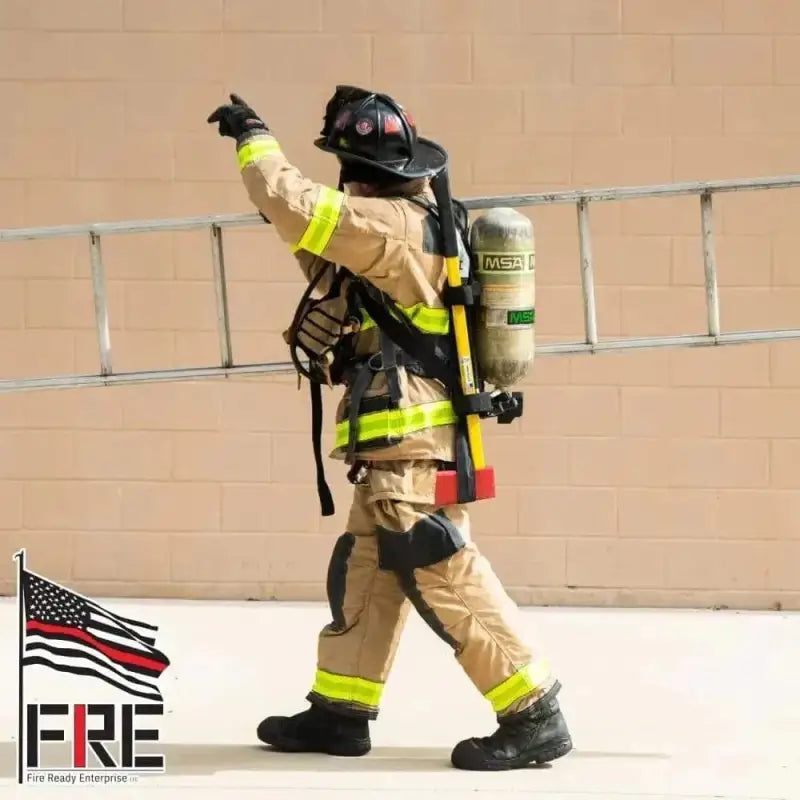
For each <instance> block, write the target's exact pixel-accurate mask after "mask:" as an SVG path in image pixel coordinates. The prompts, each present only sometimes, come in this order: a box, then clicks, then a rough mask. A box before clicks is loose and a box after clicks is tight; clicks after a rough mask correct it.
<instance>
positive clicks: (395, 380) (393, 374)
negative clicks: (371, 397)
mask: <svg viewBox="0 0 800 800" xmlns="http://www.w3.org/2000/svg"><path fill="white" fill-rule="evenodd" d="M380 344H381V365H382V372H383V374H384V375H385V376H386V388H387V389H388V391H389V398H390V399H391V401H392V404H393V406H394V407H395V408H397V407H398V405H399V403H400V398H401V396H402V395H401V392H400V375H399V373H398V371H397V367H398V363H397V356H398V347H397V345H396V344H395V343H394V342H393V341H392V340H391V339H390V338H389V337H388V336H387V335H386V333H385V332H384V331H381V332H380Z"/></svg>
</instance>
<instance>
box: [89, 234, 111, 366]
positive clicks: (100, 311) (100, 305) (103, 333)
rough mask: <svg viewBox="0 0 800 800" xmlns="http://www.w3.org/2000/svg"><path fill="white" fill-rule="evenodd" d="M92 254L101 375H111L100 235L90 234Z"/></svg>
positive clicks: (109, 335) (109, 338) (106, 300)
mask: <svg viewBox="0 0 800 800" xmlns="http://www.w3.org/2000/svg"><path fill="white" fill-rule="evenodd" d="M89 246H90V248H91V253H92V290H93V294H94V317H95V325H96V327H97V344H98V346H99V348H100V374H101V375H110V374H111V334H110V332H109V326H108V295H107V293H106V278H105V272H104V270H103V255H102V253H101V251H100V235H99V234H97V233H90V234H89Z"/></svg>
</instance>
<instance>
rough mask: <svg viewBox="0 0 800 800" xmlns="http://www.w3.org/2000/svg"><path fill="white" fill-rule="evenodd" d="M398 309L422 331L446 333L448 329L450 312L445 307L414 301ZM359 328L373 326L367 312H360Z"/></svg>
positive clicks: (365, 328)
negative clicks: (435, 306) (434, 306)
mask: <svg viewBox="0 0 800 800" xmlns="http://www.w3.org/2000/svg"><path fill="white" fill-rule="evenodd" d="M399 308H400V310H401V311H402V312H403V314H405V315H406V316H407V317H408V318H409V319H410V320H411V322H412V324H413V325H414V326H415V327H417V328H419V329H420V330H421V331H422V332H423V333H438V334H442V335H444V334H446V333H447V332H448V331H449V330H450V312H449V311H448V310H447V309H446V308H431V307H430V306H426V305H425V304H424V303H415V304H414V305H413V306H399ZM361 317H362V320H363V321H362V323H361V330H362V331H365V330H369V329H370V328H374V327H375V325H376V323H375V320H374V319H372V317H370V315H369V314H367V312H366V311H362V312H361Z"/></svg>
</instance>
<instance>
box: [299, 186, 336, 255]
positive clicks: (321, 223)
mask: <svg viewBox="0 0 800 800" xmlns="http://www.w3.org/2000/svg"><path fill="white" fill-rule="evenodd" d="M342 203H344V193H342V192H337V191H336V189H331V188H329V187H328V186H320V189H319V197H317V202H316V203H314V216H313V217H312V218H311V221H310V222H309V223H308V227H307V228H306V232H305V233H304V234H303V236H302V238H301V239H300V241H299V242H298V243H297V244H296V245H295V246H294V247H293V248H292V252H294V253H296V252H297V251H298V250H306V251H308V252H309V253H313V254H314V255H315V256H321V255H322V254H323V253H324V252H325V248H326V247H327V246H328V242H329V241H330V240H331V236H333V232H334V231H335V230H336V226H337V225H338V224H339V215H340V214H341V212H342Z"/></svg>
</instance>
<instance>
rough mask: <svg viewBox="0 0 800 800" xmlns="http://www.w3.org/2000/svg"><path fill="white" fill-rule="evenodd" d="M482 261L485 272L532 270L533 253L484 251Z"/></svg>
mask: <svg viewBox="0 0 800 800" xmlns="http://www.w3.org/2000/svg"><path fill="white" fill-rule="evenodd" d="M481 262H482V263H481V269H482V270H484V271H485V272H530V271H532V270H533V253H484V254H483V258H482V259H481Z"/></svg>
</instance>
